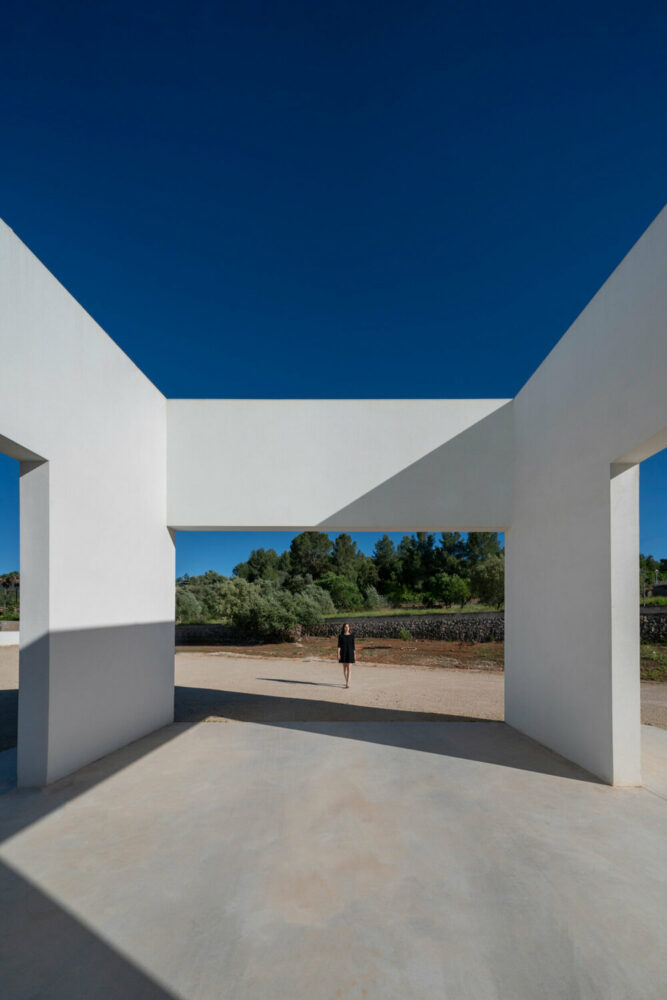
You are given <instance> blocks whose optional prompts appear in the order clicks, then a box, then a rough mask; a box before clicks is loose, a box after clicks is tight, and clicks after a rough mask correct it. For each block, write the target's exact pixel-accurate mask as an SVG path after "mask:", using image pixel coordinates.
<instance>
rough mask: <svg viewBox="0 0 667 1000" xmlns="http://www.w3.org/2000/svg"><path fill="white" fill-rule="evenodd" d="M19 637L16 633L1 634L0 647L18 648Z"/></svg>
mask: <svg viewBox="0 0 667 1000" xmlns="http://www.w3.org/2000/svg"><path fill="white" fill-rule="evenodd" d="M19 642H20V637H19V633H18V632H1V631H0V646H18V645H19Z"/></svg>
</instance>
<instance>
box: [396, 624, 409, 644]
mask: <svg viewBox="0 0 667 1000" xmlns="http://www.w3.org/2000/svg"><path fill="white" fill-rule="evenodd" d="M398 638H399V639H404V640H406V641H407V640H408V639H412V633H411V632H408V630H407V629H406V628H405V627H404V628H402V629H401V631H400V632H399V633H398Z"/></svg>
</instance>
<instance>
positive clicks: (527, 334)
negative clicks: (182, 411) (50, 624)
mask: <svg viewBox="0 0 667 1000" xmlns="http://www.w3.org/2000/svg"><path fill="white" fill-rule="evenodd" d="M666 37H667V5H665V4H664V2H662V0H660V2H655V3H643V2H637V3H634V4H627V3H623V4H620V3H614V2H606V3H599V4H597V3H586V4H582V3H579V2H578V3H576V4H575V3H567V2H565V3H561V4H558V5H543V4H534V3H532V2H531V3H504V4H499V3H497V2H493V3H476V2H470V3H467V4H459V5H454V4H450V5H445V4H442V3H440V2H438V3H419V2H415V3H411V4H406V3H400V4H398V3H396V4H394V3H391V2H386V0H385V2H382V3H370V2H367V3H364V2H360V0H355V2H350V3H346V2H336V3H326V2H323V3H317V4H313V3H310V2H309V3H290V2H285V3H282V4H269V3H256V2H246V3H243V4H220V3H218V2H206V0H204V2H198V3H196V4H193V5H186V4H185V3H178V4H175V3H170V2H169V0H161V2H159V3H158V2H154V3H146V2H142V0H134V2H132V3H126V2H122V0H116V2H114V3H111V2H103V0H100V2H97V3H87V2H84V0H80V2H77V0H69V2H63V3H54V2H53V0H45V2H41V3H39V2H32V0H8V2H6V3H5V4H4V5H3V15H2V33H1V38H0V83H1V86H0V104H1V108H2V119H1V120H2V126H3V127H2V156H0V216H2V217H3V218H4V219H5V220H6V221H7V222H8V224H9V225H10V226H11V227H12V228H13V229H14V230H15V231H16V232H17V233H18V235H19V236H20V237H21V238H22V239H23V240H24V241H25V242H26V243H27V244H28V246H30V247H31V249H32V250H33V251H34V252H35V253H36V254H37V255H38V256H39V257H40V258H41V259H42V260H43V261H44V263H45V264H46V265H47V266H48V267H49V268H50V270H52V271H53V272H54V273H55V275H56V276H57V277H58V278H59V279H60V280H61V281H62V282H63V283H64V284H65V285H66V287H67V288H68V289H69V290H70V291H71V292H72V293H73V294H74V296H75V297H76V298H77V299H78V300H79V301H80V302H81V303H82V304H83V305H84V306H85V308H86V309H87V310H88V311H89V312H90V313H91V314H92V315H93V316H94V317H95V319H96V320H97V321H98V322H99V323H100V324H101V325H102V326H103V327H104V328H105V329H106V330H107V331H108V332H109V334H110V335H111V336H112V337H113V338H114V339H115V340H116V341H117V342H118V343H119V344H120V345H121V347H123V349H124V350H125V351H126V352H127V353H128V354H129V355H130V357H132V358H133V359H134V360H135V361H136V362H137V363H138V364H139V366H140V367H141V368H142V369H143V370H144V371H145V372H146V373H147V375H148V376H149V377H150V378H151V379H153V381H154V382H155V383H156V385H157V386H158V387H159V388H160V389H161V390H162V391H163V392H165V393H166V394H167V395H169V396H204V397H206V396H237V397H238V396H256V397H261V396H263V397H271V396H305V397H308V396H311V397H312V396H365V397H387V396H404V397H419V396H431V397H452V396H453V397H464V396H481V397H485V396H487V397H505V396H512V395H514V394H515V393H516V392H517V390H518V389H519V388H520V387H521V385H522V384H523V383H524V382H525V380H526V379H527V378H528V377H529V376H530V374H531V373H532V372H533V370H534V369H535V368H536V366H537V365H538V364H539V362H540V361H541V360H542V358H543V357H544V356H545V354H546V353H547V352H548V351H549V350H550V348H551V347H552V346H553V344H554V343H555V342H556V341H557V340H558V338H559V337H560V336H561V334H562V333H563V332H564V331H565V329H566V328H567V327H568V326H569V324H570V323H571V322H572V320H573V319H574V318H575V317H576V315H577V314H578V313H579V311H580V310H581V309H582V308H583V306H584V305H585V304H586V302H587V301H588V300H589V299H590V297H591V295H592V294H593V293H594V292H595V291H596V290H597V289H598V287H599V286H600V284H601V283H602V282H603V281H604V280H605V278H606V277H607V276H608V275H609V273H610V271H611V270H612V269H613V268H614V267H615V266H616V264H617V263H618V262H619V260H620V259H621V257H622V256H623V255H624V254H625V253H626V251H627V250H628V249H629V247H630V246H631V245H632V243H633V242H634V241H635V240H636V239H637V238H638V236H639V235H640V234H641V232H642V231H643V230H644V229H645V227H646V226H647V225H648V224H649V222H650V221H651V220H652V218H653V217H654V216H655V215H656V214H657V212H658V211H659V210H660V209H661V208H662V206H663V204H664V203H665V201H666V200H667V197H666V192H667V120H666V119H667V110H666V109H667V60H666V59H665V38H666ZM0 363H2V359H0ZM0 430H1V428H0ZM642 471H643V485H642V523H641V544H642V548H643V549H644V550H645V551H650V552H652V553H653V554H654V555H656V556H665V555H667V526H666V524H665V520H666V518H665V515H664V509H665V502H664V498H665V497H666V496H667V456H665V454H664V453H663V454H662V455H660V456H658V457H656V458H654V459H653V460H651V462H650V463H646V466H645V468H644V469H643V470H642ZM16 509H17V501H16V481H15V472H14V471H13V464H12V463H11V462H9V460H4V461H2V462H0V572H2V571H5V570H7V569H12V568H14V567H15V566H16V564H17V562H18V551H17V550H18V534H17V514H16ZM284 540H285V541H287V539H286V538H284ZM257 543H258V544H262V541H261V539H258V540H257ZM235 544H237V543H236V542H235V541H234V540H233V539H232V537H231V536H229V535H219V536H216V537H215V538H214V539H211V538H210V536H207V535H203V534H202V535H197V536H189V537H188V539H187V540H186V541H182V540H181V541H179V572H184V571H186V570H187V571H190V572H194V571H196V570H197V569H201V568H206V567H207V566H208V565H211V566H213V567H214V568H218V569H220V570H222V571H224V570H225V569H229V568H230V566H231V565H233V563H234V562H236V561H238V560H237V555H236V554H235V555H233V556H232V557H231V558H230V557H229V552H228V550H227V549H226V548H225V546H227V545H235ZM254 544H255V542H254V541H251V540H248V541H247V543H246V542H244V547H245V548H249V547H252V546H253V545H254ZM186 553H187V554H186Z"/></svg>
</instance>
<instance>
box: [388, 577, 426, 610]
mask: <svg viewBox="0 0 667 1000" xmlns="http://www.w3.org/2000/svg"><path fill="white" fill-rule="evenodd" d="M423 600H424V594H420V593H417V591H415V590H410V588H409V587H406V586H405V585H404V584H402V583H395V584H393V585H392V586H391V587H390V588H389V601H390V603H391V605H392V607H394V608H400V607H401V605H403V604H421V603H422V602H423Z"/></svg>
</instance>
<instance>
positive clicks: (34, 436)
mask: <svg viewBox="0 0 667 1000" xmlns="http://www.w3.org/2000/svg"><path fill="white" fill-rule="evenodd" d="M0 357H1V358H2V365H1V366H0V433H1V434H2V435H3V438H2V440H0V450H3V451H6V452H8V453H9V454H11V455H13V456H14V457H15V458H18V459H19V460H21V485H20V492H21V576H22V579H21V633H22V651H21V666H20V694H19V747H18V760H19V781H20V783H21V784H24V785H26V784H27V785H41V784H44V783H46V782H47V781H52V780H54V779H55V778H57V777H59V776H61V775H63V774H66V773H68V772H70V771H72V770H74V769H75V768H77V767H79V766H81V765H82V764H84V763H86V762H87V761H89V760H92V759H94V758H96V757H99V756H101V755H102V754H105V753H107V752H108V751H110V750H112V749H114V748H116V747H118V746H121V745H123V744H125V743H127V742H129V741H131V740H133V739H135V738H137V737H138V736H140V735H142V734H143V733H145V732H148V731H149V730H151V729H155V728H156V727H158V726H160V725H163V724H164V723H166V722H169V721H170V719H171V718H172V716H173V607H174V593H173V587H174V549H173V540H172V537H171V536H170V533H169V531H168V529H167V526H166V510H165V496H166V488H165V483H166V402H165V399H164V397H163V396H162V395H161V394H160V393H159V392H158V390H157V389H156V388H155V387H154V386H153V385H152V384H151V383H150V382H149V381H148V380H147V379H146V378H145V376H144V375H142V373H141V372H140V371H139V370H138V369H137V368H136V366H135V365H134V364H133V363H132V362H131V361H130V360H129V359H128V358H127V356H126V355H125V354H123V352H122V351H121V350H120V349H119V348H118V347H117V346H116V345H115V344H114V343H113V341H112V340H110V339H109V337H108V336H107V335H106V334H105V333H104V332H103V331H102V330H101V329H100V327H99V326H98V325H97V324H96V323H95V322H94V321H93V320H92V319H91V318H90V316H88V315H87V313H86V312H85V311H84V310H83V309H82V308H81V306H79V305H78V304H77V302H76V301H75V300H74V299H73V298H72V297H71V296H70V295H69V293H68V292H67V291H66V290H65V289H64V288H63V287H62V286H61V285H60V284H59V283H58V282H57V281H56V280H55V278H54V277H53V276H52V275H51V274H50V273H49V272H48V271H47V270H46V269H45V268H44V267H43V266H42V264H41V263H40V262H39V261H38V260H37V259H36V258H35V257H34V256H33V255H32V254H31V253H30V251H29V250H28V249H27V248H26V247H25V246H24V245H23V244H22V243H21V242H20V240H19V239H18V238H17V237H16V236H15V235H14V234H13V233H12V232H11V230H9V229H8V228H7V226H5V225H4V224H2V223H0Z"/></svg>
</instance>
